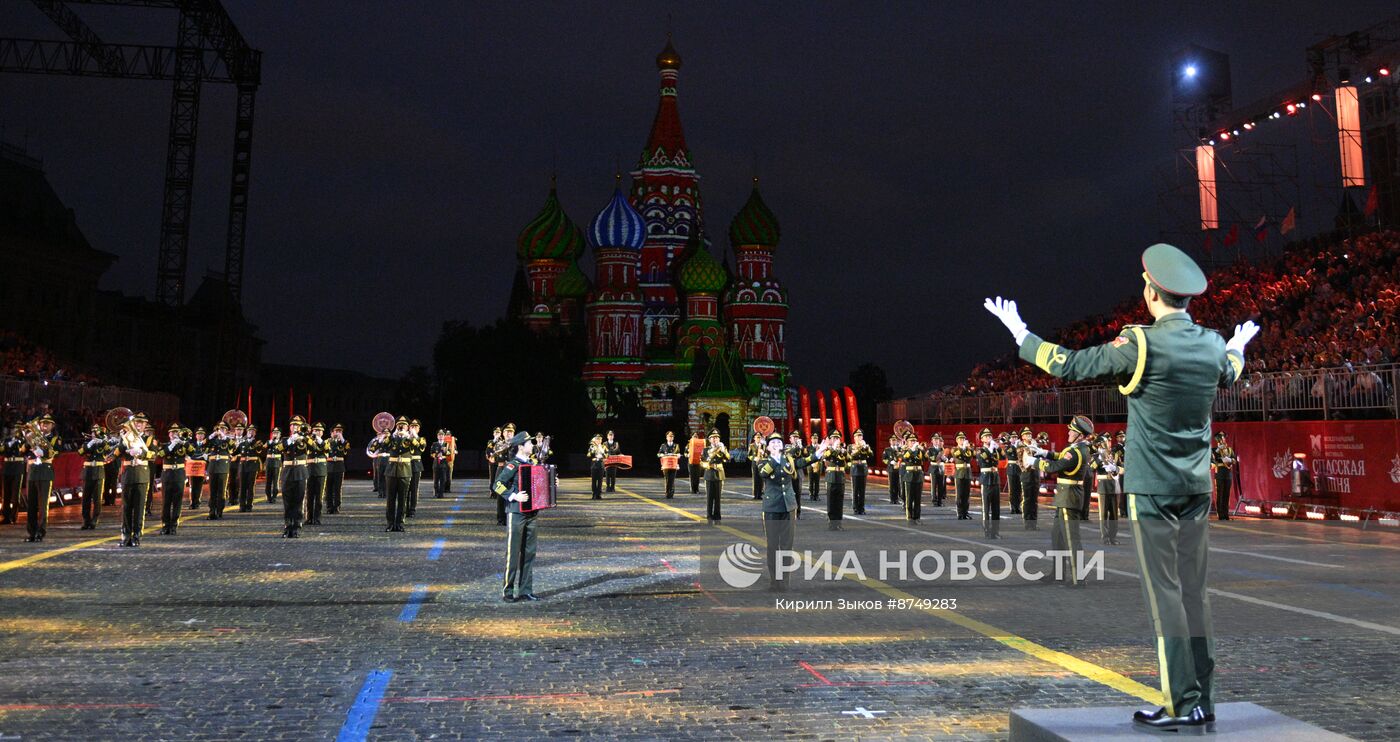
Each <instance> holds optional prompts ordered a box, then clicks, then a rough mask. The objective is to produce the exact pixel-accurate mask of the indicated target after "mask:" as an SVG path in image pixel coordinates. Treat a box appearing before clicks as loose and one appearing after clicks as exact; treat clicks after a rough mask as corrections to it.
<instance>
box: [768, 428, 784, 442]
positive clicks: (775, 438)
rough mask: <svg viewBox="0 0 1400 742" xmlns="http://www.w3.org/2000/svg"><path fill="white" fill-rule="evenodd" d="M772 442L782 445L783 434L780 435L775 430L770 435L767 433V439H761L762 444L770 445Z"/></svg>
mask: <svg viewBox="0 0 1400 742" xmlns="http://www.w3.org/2000/svg"><path fill="white" fill-rule="evenodd" d="M773 441H777V442H779V443H782V442H783V434H782V433H779V432H777V431H776V430H775V431H773V432H772V433H769V434H768V437H767V438H764V439H763V442H764V443H771V442H773Z"/></svg>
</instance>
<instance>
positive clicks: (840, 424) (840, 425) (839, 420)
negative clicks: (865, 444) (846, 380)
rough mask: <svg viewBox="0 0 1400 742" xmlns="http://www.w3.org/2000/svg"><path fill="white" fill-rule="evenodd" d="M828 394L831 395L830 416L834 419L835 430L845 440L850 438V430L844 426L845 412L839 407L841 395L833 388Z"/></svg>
mask: <svg viewBox="0 0 1400 742" xmlns="http://www.w3.org/2000/svg"><path fill="white" fill-rule="evenodd" d="M828 394H830V395H831V416H832V417H833V418H835V419H836V431H837V432H839V433H840V434H841V437H842V438H844V439H845V440H850V439H851V431H850V429H849V428H847V427H846V413H845V412H843V411H842V409H841V395H839V394H837V393H836V390H835V389H832V390H831V391H830V392H828Z"/></svg>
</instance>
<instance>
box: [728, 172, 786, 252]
mask: <svg viewBox="0 0 1400 742" xmlns="http://www.w3.org/2000/svg"><path fill="white" fill-rule="evenodd" d="M778 234H779V230H778V218H777V217H776V216H773V212H772V211H769V209H768V205H767V204H765V203H763V197H761V196H759V195H758V178H754V179H753V193H750V194H749V200H748V202H747V203H745V204H744V207H743V208H741V209H739V213H738V214H735V215H734V221H732V222H730V223H729V241H730V243H732V244H735V245H776V244H778Z"/></svg>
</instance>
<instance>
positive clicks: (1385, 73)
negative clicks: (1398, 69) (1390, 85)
mask: <svg viewBox="0 0 1400 742" xmlns="http://www.w3.org/2000/svg"><path fill="white" fill-rule="evenodd" d="M1376 72H1377V73H1378V74H1379V75H1380V76H1381V77H1390V68H1389V67H1382V68H1380V69H1378V70H1376Z"/></svg>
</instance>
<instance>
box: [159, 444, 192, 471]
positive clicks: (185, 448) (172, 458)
mask: <svg viewBox="0 0 1400 742" xmlns="http://www.w3.org/2000/svg"><path fill="white" fill-rule="evenodd" d="M193 450H194V447H193V446H191V445H190V444H189V441H183V440H182V441H180V442H179V443H171V442H170V441H166V442H164V443H162V444H160V460H161V466H162V467H164V468H166V469H183V468H185V457H186V456H188V455H189V454H190V451H193Z"/></svg>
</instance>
